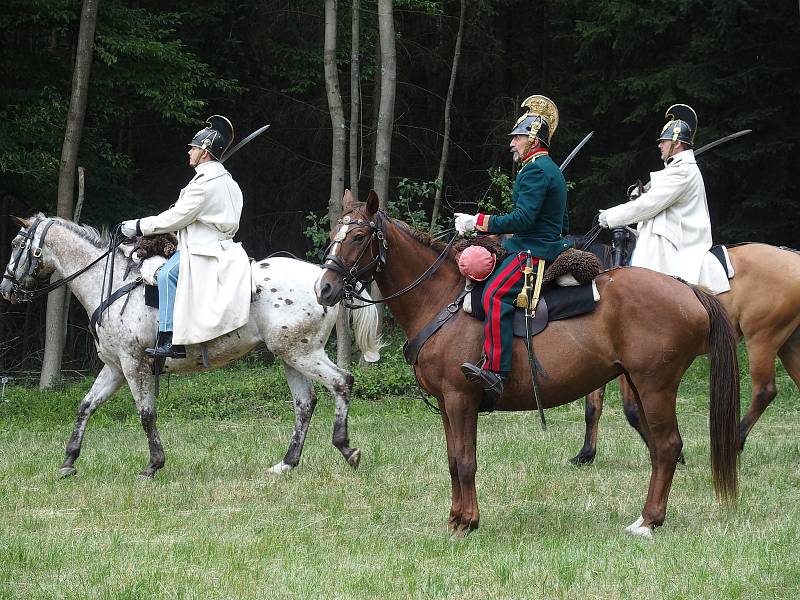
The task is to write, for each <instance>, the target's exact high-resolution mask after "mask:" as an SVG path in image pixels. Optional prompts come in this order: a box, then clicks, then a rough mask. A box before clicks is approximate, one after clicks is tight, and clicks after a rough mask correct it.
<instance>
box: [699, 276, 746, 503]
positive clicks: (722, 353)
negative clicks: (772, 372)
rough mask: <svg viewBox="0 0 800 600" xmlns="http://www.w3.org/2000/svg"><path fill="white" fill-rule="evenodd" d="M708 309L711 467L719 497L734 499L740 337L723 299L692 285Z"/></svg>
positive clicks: (737, 444) (725, 499) (704, 306)
mask: <svg viewBox="0 0 800 600" xmlns="http://www.w3.org/2000/svg"><path fill="white" fill-rule="evenodd" d="M690 287H691V288H692V291H693V292H694V294H695V296H697V299H698V300H700V303H701V304H702V305H703V308H705V309H706V312H708V318H709V327H710V330H709V334H708V342H709V343H708V355H709V361H710V365H711V369H710V370H711V372H710V387H711V401H710V414H709V435H710V438H711V471H712V474H713V477H714V490H715V491H716V494H717V498H719V499H720V500H722V501H724V502H729V503H735V502H736V495H737V493H738V485H739V484H738V481H737V467H738V461H739V361H738V359H737V355H736V346H737V343H738V337H737V336H736V333H735V332H734V330H733V326H732V325H731V322H730V320H729V319H728V315H727V313H726V312H725V309H724V308H723V306H722V304H720V301H719V300H717V299H716V298H715V297H714V296H713V295H712V294H710V293H709V292H707V291H705V290H704V289H703V288H700V287H697V286H690Z"/></svg>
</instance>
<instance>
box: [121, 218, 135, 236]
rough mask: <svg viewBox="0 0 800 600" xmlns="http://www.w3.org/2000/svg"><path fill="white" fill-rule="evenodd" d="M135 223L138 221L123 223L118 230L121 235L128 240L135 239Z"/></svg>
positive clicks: (132, 220)
mask: <svg viewBox="0 0 800 600" xmlns="http://www.w3.org/2000/svg"><path fill="white" fill-rule="evenodd" d="M136 221H138V219H131V220H130V221H123V222H122V224H121V225H120V228H119V230H120V231H121V232H122V235H124V236H125V237H128V238H132V237H136Z"/></svg>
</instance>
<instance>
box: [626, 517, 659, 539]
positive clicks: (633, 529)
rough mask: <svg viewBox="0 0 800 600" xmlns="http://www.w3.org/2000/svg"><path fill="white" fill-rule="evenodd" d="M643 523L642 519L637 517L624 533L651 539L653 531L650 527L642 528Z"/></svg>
mask: <svg viewBox="0 0 800 600" xmlns="http://www.w3.org/2000/svg"><path fill="white" fill-rule="evenodd" d="M643 523H644V517H639V518H638V519H636V520H635V521H634V522H633V523H631V524H630V525H628V526H627V527H626V528H625V533H627V534H630V535H633V536H636V537H643V538H647V539H653V530H652V529H651V528H650V527H644V526H643V525H642V524H643Z"/></svg>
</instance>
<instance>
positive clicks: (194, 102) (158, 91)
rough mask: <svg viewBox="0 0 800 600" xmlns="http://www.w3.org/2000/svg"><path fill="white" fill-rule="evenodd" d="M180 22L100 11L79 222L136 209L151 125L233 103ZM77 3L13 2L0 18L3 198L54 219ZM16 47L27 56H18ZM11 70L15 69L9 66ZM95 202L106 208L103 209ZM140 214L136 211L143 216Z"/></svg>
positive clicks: (108, 7)
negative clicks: (212, 98) (216, 99)
mask: <svg viewBox="0 0 800 600" xmlns="http://www.w3.org/2000/svg"><path fill="white" fill-rule="evenodd" d="M181 18H182V15H181V13H178V12H169V11H164V12H160V11H158V10H152V9H144V8H132V7H131V6H129V3H127V2H125V1H124V0H107V1H104V2H102V3H100V7H99V13H98V22H97V27H96V32H95V45H94V60H93V66H92V69H91V74H90V78H89V94H88V95H89V100H88V106H87V110H86V119H85V125H84V130H83V132H82V140H81V149H80V155H79V164H80V165H81V166H83V167H85V168H86V170H87V196H88V197H90V199H88V201H87V203H86V208H85V210H84V218H86V217H87V216H88V217H89V218H90V219H92V218H94V219H95V222H96V219H97V218H98V217H100V220H101V222H114V221H118V220H119V219H120V212H122V213H123V214H127V210H130V209H131V208H133V209H136V207H137V206H141V205H142V204H143V201H142V199H141V198H139V197H138V196H137V191H136V190H133V189H131V187H130V185H129V184H130V178H131V175H132V171H133V170H134V169H135V168H136V164H137V163H136V155H137V154H138V153H139V152H146V153H148V154H153V147H152V146H153V144H154V143H155V142H157V138H155V137H154V132H155V130H156V129H157V127H156V126H155V124H156V123H157V122H158V121H159V120H161V122H174V123H190V122H193V121H196V119H197V117H198V114H199V112H200V110H201V109H202V108H203V106H204V105H205V102H206V98H207V97H208V95H209V94H214V93H225V94H235V93H238V92H239V91H240V90H241V88H240V87H239V86H238V85H237V84H236V83H235V81H233V80H232V79H226V78H224V77H220V76H218V75H216V74H215V73H214V72H213V71H212V70H211V69H210V67H209V66H208V65H207V64H206V63H204V62H203V61H201V60H200V59H198V58H197V57H196V56H195V55H194V54H193V53H192V52H191V51H190V50H189V49H188V48H187V46H186V44H184V43H183V42H182V41H181V40H180V39H178V37H177V32H176V28H177V27H178V26H180V25H181ZM79 20H80V3H76V2H66V1H57V0H50V1H40V2H36V3H30V2H11V3H10V5H8V4H7V5H6V6H4V10H3V13H2V14H0V27H2V28H3V30H4V31H6V32H8V34H7V35H6V36H4V38H3V39H2V40H0V50H2V54H3V59H0V60H2V67H3V73H4V85H3V87H2V91H0V106H2V109H0V137H2V138H3V139H4V140H7V142H6V143H4V144H3V145H2V146H0V173H2V174H3V175H4V176H5V178H4V185H3V191H4V192H5V193H10V194H11V195H12V196H20V197H23V198H28V201H29V202H30V203H31V204H33V205H34V206H36V207H37V208H40V209H44V210H48V211H49V210H52V208H53V206H54V200H55V189H56V185H57V174H58V165H59V162H60V155H61V146H62V141H63V135H64V128H65V125H66V121H67V110H68V106H69V102H70V96H69V94H70V81H71V79H72V69H73V66H74V45H75V42H76V40H77V31H78V25H79ZM20 43H21V44H23V45H24V46H25V48H26V51H25V52H22V53H20V52H19V51H16V47H15V44H20ZM11 61H13V64H12V62H11ZM100 198H110V199H113V200H112V201H110V202H100V201H99V200H100ZM140 210H141V209H140Z"/></svg>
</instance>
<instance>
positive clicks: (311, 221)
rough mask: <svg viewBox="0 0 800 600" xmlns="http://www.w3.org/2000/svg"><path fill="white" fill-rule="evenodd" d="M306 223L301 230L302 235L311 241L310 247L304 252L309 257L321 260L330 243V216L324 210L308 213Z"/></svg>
mask: <svg viewBox="0 0 800 600" xmlns="http://www.w3.org/2000/svg"><path fill="white" fill-rule="evenodd" d="M306 221H308V225H307V226H306V228H305V229H304V230H303V235H305V236H306V238H308V240H309V241H310V242H311V249H310V250H308V251H307V252H306V256H307V257H308V258H310V259H316V260H321V259H323V258H325V257H324V255H323V254H324V252H325V248H327V247H328V245H329V244H330V242H331V240H330V230H331V216H330V215H329V214H328V213H327V212H325V213H322V214H317V213H313V212H312V213H308V214H307V215H306Z"/></svg>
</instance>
